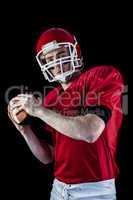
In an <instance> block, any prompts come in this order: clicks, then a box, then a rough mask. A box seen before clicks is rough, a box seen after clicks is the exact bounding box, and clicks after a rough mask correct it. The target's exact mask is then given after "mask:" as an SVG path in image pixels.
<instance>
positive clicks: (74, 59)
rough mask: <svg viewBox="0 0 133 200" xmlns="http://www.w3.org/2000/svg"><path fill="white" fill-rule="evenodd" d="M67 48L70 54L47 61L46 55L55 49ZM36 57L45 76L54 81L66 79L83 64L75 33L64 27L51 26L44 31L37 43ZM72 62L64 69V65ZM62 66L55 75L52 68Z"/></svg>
mask: <svg viewBox="0 0 133 200" xmlns="http://www.w3.org/2000/svg"><path fill="white" fill-rule="evenodd" d="M61 48H66V49H67V52H68V54H67V55H65V56H62V57H60V58H57V59H54V60H52V61H50V62H47V61H46V59H45V56H46V55H47V54H48V53H49V52H52V51H54V50H57V49H61ZM36 53H37V55H36V59H37V61H38V63H39V66H40V67H41V70H42V72H43V74H44V77H45V78H46V79H47V80H48V81H50V82H52V81H57V80H58V81H65V78H66V77H67V76H70V75H71V74H72V73H74V72H75V69H76V68H78V67H81V66H82V59H81V51H80V46H79V44H78V43H77V41H76V38H75V36H74V35H72V34H71V33H69V32H68V31H66V30H64V29H62V28H50V29H48V30H47V31H45V32H43V33H42V34H41V36H40V37H39V39H38V41H37V45H36ZM66 63H67V64H68V63H69V64H70V68H69V70H67V71H65V72H64V71H63V66H64V65H66ZM57 65H58V66H60V72H61V73H60V75H57V76H53V74H52V73H51V68H53V67H55V66H57Z"/></svg>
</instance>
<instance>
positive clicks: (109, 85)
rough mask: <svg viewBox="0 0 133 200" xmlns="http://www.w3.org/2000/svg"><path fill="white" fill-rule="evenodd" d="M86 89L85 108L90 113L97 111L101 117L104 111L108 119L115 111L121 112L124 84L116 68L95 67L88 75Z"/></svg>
mask: <svg viewBox="0 0 133 200" xmlns="http://www.w3.org/2000/svg"><path fill="white" fill-rule="evenodd" d="M86 75H87V74H86ZM85 88H86V96H85V108H88V111H92V112H93V111H94V112H95V111H97V113H99V114H100V115H101V111H102V114H103V115H106V117H107V119H108V117H109V116H110V115H111V112H112V111H113V110H114V109H119V111H121V97H122V92H123V90H124V84H123V79H122V76H121V74H120V72H119V71H118V70H117V69H116V68H114V67H112V66H99V67H95V68H94V69H92V70H91V71H90V72H89V74H88V75H87V79H86V84H85ZM105 120H106V119H105Z"/></svg>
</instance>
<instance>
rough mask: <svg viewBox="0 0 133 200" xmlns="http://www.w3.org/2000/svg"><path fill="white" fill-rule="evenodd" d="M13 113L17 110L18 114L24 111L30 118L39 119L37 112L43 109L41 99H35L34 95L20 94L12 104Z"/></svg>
mask: <svg viewBox="0 0 133 200" xmlns="http://www.w3.org/2000/svg"><path fill="white" fill-rule="evenodd" d="M10 106H11V111H12V110H14V109H16V112H19V111H21V110H24V111H25V112H26V113H27V114H29V115H30V116H34V117H37V112H36V111H37V110H38V109H40V108H41V107H42V102H41V99H40V98H38V99H37V98H35V97H34V96H33V95H32V94H19V95H17V96H16V97H14V98H13V99H12V101H11V103H10Z"/></svg>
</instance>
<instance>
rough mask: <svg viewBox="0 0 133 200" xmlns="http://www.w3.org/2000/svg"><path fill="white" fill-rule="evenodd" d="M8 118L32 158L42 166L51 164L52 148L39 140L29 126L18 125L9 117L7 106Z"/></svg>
mask: <svg viewBox="0 0 133 200" xmlns="http://www.w3.org/2000/svg"><path fill="white" fill-rule="evenodd" d="M8 116H9V118H10V119H11V121H12V122H13V124H14V125H15V127H16V128H17V130H18V131H19V132H20V133H21V135H22V136H23V138H24V139H25V141H26V143H27V144H28V146H29V148H30V150H31V152H32V153H33V154H34V156H35V157H36V158H37V159H38V160H40V161H41V162H42V163H44V164H48V163H51V162H52V161H53V157H54V156H53V154H54V147H53V146H51V145H49V144H48V143H47V142H46V141H42V140H40V139H39V138H38V137H37V136H36V135H35V134H34V132H33V131H32V129H31V127H30V126H29V125H19V124H17V123H16V122H15V121H14V120H13V119H12V117H11V114H10V111H9V106H8Z"/></svg>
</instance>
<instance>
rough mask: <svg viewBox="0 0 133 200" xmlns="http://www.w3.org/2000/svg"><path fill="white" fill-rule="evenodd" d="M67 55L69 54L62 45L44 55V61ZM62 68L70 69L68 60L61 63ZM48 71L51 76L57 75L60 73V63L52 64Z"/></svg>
mask: <svg viewBox="0 0 133 200" xmlns="http://www.w3.org/2000/svg"><path fill="white" fill-rule="evenodd" d="M67 56H69V51H68V49H67V48H65V47H62V48H60V49H57V50H54V51H51V52H49V53H47V54H46V55H45V59H46V62H47V63H49V62H52V61H55V60H56V59H60V58H63V57H67ZM62 70H63V72H66V71H68V70H70V62H69V63H64V64H63V65H62ZM50 71H51V73H52V74H53V76H57V75H59V74H61V69H60V65H59V64H58V65H55V66H53V67H52V68H51V69H50Z"/></svg>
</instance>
